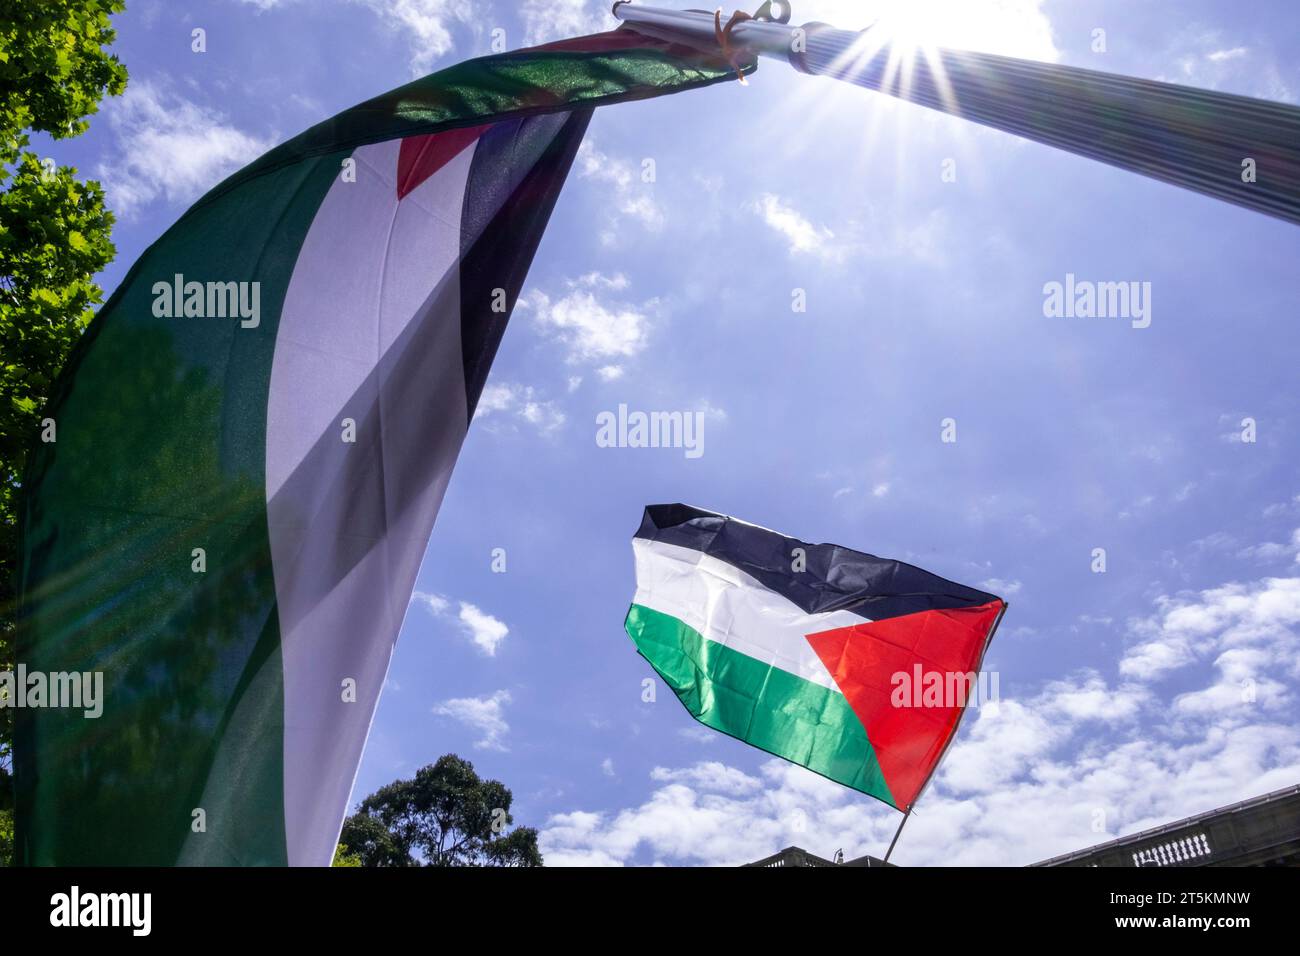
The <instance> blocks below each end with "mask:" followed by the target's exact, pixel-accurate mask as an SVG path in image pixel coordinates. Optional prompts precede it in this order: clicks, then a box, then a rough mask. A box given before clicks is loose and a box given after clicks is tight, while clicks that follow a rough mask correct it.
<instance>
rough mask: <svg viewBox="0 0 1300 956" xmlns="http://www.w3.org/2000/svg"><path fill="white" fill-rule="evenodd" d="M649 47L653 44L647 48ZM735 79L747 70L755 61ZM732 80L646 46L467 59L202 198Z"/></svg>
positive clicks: (280, 151) (316, 130) (288, 147)
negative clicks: (394, 147) (354, 153)
mask: <svg viewBox="0 0 1300 956" xmlns="http://www.w3.org/2000/svg"><path fill="white" fill-rule="evenodd" d="M647 42H648V43H652V42H654V41H647ZM741 68H742V72H744V73H746V74H748V73H752V72H753V70H754V63H753V61H752V60H749V61H747V62H744V63H742V64H741ZM735 78H736V71H735V69H734V68H733V67H732V66H731V65H730V64H729V63H727V62H726V61H725V60H723V59H722V58H720V57H715V56H709V55H707V54H704V53H699V54H696V55H694V56H692V57H690V58H689V59H688V58H684V57H683V56H680V55H677V51H668V50H661V49H655V48H652V47H646V48H631V49H626V50H609V51H604V52H599V53H587V52H574V51H563V52H546V51H528V50H522V51H515V52H511V53H502V54H497V55H494V56H484V57H479V58H477V59H474V60H466V61H465V62H463V63H457V64H455V65H454V66H449V67H447V68H446V69H445V70H439V71H438V72H437V73H432V74H430V75H429V76H425V77H421V78H420V79H418V80H415V81H414V82H411V83H408V84H407V85H406V86H402V87H398V88H397V89H395V90H391V91H389V92H387V93H384V94H382V95H380V96H377V97H375V98H374V99H372V100H368V101H366V102H365V103H361V104H359V105H357V106H354V107H351V108H350V109H347V110H344V111H343V112H342V113H339V114H338V115H337V116H334V117H332V118H330V119H328V120H325V121H324V122H323V123H318V124H316V125H315V126H313V127H312V128H311V129H309V130H306V131H305V132H303V133H301V134H299V135H298V136H295V137H294V138H293V139H291V140H289V141H288V142H287V143H283V144H281V145H280V146H277V147H276V148H275V149H273V150H271V151H270V152H269V153H267V154H266V155H264V156H262V157H261V158H260V159H258V160H257V162H255V163H253V164H252V165H250V166H246V167H245V168H244V169H241V170H240V171H239V172H237V173H235V174H234V175H233V176H231V177H230V179H228V180H226V182H224V183H222V184H221V185H220V186H218V187H216V188H215V189H214V190H212V192H210V193H208V195H207V196H205V197H204V198H203V200H202V201H201V202H209V201H211V200H213V199H215V198H216V197H218V196H220V195H221V194H222V193H223V192H224V191H225V190H226V189H229V188H232V187H233V186H235V185H237V184H238V183H240V182H243V181H244V180H246V179H248V178H250V177H253V176H258V175H261V174H262V173H264V172H266V171H267V170H270V169H275V168H277V167H280V166H283V165H285V164H288V163H295V162H298V161H299V160H301V159H303V158H305V157H309V156H317V155H320V154H321V153H334V152H337V151H339V150H342V149H349V150H350V149H355V148H356V147H358V146H363V145H365V144H367V143H378V142H383V141H385V140H389V139H396V138H398V137H404V136H414V135H417V134H425V133H435V132H438V131H440V130H443V129H452V128H456V127H463V126H478V125H480V124H482V123H487V122H493V123H495V122H500V121H502V120H507V119H512V118H514V117H518V116H527V115H532V114H536V113H555V112H561V111H568V110H573V109H578V108H582V107H596V106H607V105H609V104H612V103H622V102H626V101H628V100H640V99H647V98H649V97H654V96H660V95H662V94H664V93H675V92H679V91H682V90H689V89H694V88H697V87H702V86H710V85H712V84H714V83H720V82H726V81H729V80H734V79H735Z"/></svg>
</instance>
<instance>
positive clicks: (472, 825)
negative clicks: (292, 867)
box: [336, 754, 542, 866]
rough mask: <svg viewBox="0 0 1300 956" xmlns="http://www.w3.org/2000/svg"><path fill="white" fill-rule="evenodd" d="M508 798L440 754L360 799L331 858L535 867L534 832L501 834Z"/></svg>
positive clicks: (468, 767) (496, 784)
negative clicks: (408, 776) (407, 775)
mask: <svg viewBox="0 0 1300 956" xmlns="http://www.w3.org/2000/svg"><path fill="white" fill-rule="evenodd" d="M513 799H514V797H513V796H512V794H511V793H510V791H509V790H508V789H507V788H506V786H505V785H504V784H502V783H501V782H500V781H499V780H483V779H482V778H480V777H479V775H478V774H477V773H476V772H475V770H474V765H473V764H471V763H470V762H469V761H468V760H462V759H461V758H460V757H457V756H456V755H455V754H447V755H446V756H444V757H440V758H439V759H438V762H437V763H435V764H430V765H429V766H427V767H423V768H421V769H420V770H419V771H418V772H417V773H416V775H415V779H413V780H397V781H395V782H393V783H390V784H389V785H388V786H386V787H381V788H380V789H379V790H377V791H376V792H374V793H372V794H371V795H370V796H368V797H366V799H365V800H363V801H361V806H360V807H359V808H358V810H357V812H356V813H355V814H353V815H352V816H350V817H348V819H347V820H346V821H344V824H343V833H342V835H341V836H340V838H339V840H340V843H341V845H342V846H341V850H340V854H339V855H345V854H354V855H356V856H358V857H360V859H361V865H362V866H541V865H542V854H541V852H540V851H539V850H538V848H537V831H536V830H535V829H533V828H531V827H517V828H516V829H514V830H510V831H507V830H506V827H507V826H509V825H510V824H511V823H513V822H514V818H513V817H511V815H510V805H511V803H512V802H513ZM344 848H345V849H344ZM336 859H337V857H336ZM336 865H347V864H336Z"/></svg>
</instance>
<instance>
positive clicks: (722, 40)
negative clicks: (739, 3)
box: [713, 7, 754, 86]
mask: <svg viewBox="0 0 1300 956" xmlns="http://www.w3.org/2000/svg"><path fill="white" fill-rule="evenodd" d="M753 19H754V17H752V16H750V15H749V14H748V13H745V12H744V11H743V10H736V11H733V12H732V14H731V16H730V17H729V18H728V19H727V25H726V26H725V27H724V26H723V25H722V7H718V8H717V9H716V10H714V11H713V35H714V37H716V38H717V41H718V48H719V49H720V50H722V55H723V56H724V57H726V59H727V62H728V63H730V64H731V68H732V69H733V70H735V71H736V78H737V79H739V80H740V85H741V86H748V85H749V81H748V80H746V79H745V71H744V70H743V69H742V68H741V66H740V60H739V58H738V57H737V54H736V50H735V48H734V47H732V45H731V31H732V30H734V29H735V28H736V24H737V23H744V22H745V21H746V20H753Z"/></svg>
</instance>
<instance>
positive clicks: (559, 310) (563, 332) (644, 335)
mask: <svg viewBox="0 0 1300 956" xmlns="http://www.w3.org/2000/svg"><path fill="white" fill-rule="evenodd" d="M567 285H568V288H569V291H568V292H566V293H565V294H564V295H562V296H560V297H559V298H556V299H552V298H551V297H550V296H548V295H547V294H546V293H544V292H542V291H540V290H534V291H532V292H529V293H527V294H526V295H525V296H523V298H522V299H521V300H520V304H521V305H522V306H523V307H524V308H525V310H532V312H533V316H534V319H535V321H536V323H537V325H538V328H539V329H541V331H542V332H543V333H544V334H547V335H549V336H550V337H552V338H554V339H557V340H559V341H560V342H562V343H563V344H564V346H565V349H566V352H567V356H566V357H567V360H568V361H569V362H570V363H573V364H577V363H581V362H605V363H606V365H605V367H606V368H610V367H613V363H610V362H609V360H610V359H626V358H632V357H634V356H636V355H638V354H640V352H641V350H642V349H644V348H645V346H646V343H647V341H648V339H649V325H650V318H649V315H648V310H649V309H651V308H653V307H654V305H655V303H654V301H653V300H652V301H651V302H649V303H646V304H644V305H642V306H632V305H626V304H622V303H617V302H613V301H611V300H607V299H603V298H602V296H603V295H604V293H605V292H607V291H622V290H625V289H626V288H627V279H626V278H625V277H624V276H622V275H614V276H606V275H602V274H600V273H597V272H591V273H588V274H587V275H585V276H582V277H581V278H579V279H576V280H570V281H569V282H568V283H567Z"/></svg>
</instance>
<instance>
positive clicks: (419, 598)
mask: <svg viewBox="0 0 1300 956" xmlns="http://www.w3.org/2000/svg"><path fill="white" fill-rule="evenodd" d="M411 603H413V604H421V605H423V606H424V607H425V608H426V609H427V610H428V611H429V613H430V614H433V615H434V616H435V617H436V616H438V615H440V614H442V613H443V612H445V611H446V610H447V607H448V601H447V599H446V598H445V597H443V596H442V595H441V594H431V593H429V592H427V591H415V592H413V593H412V594H411Z"/></svg>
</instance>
